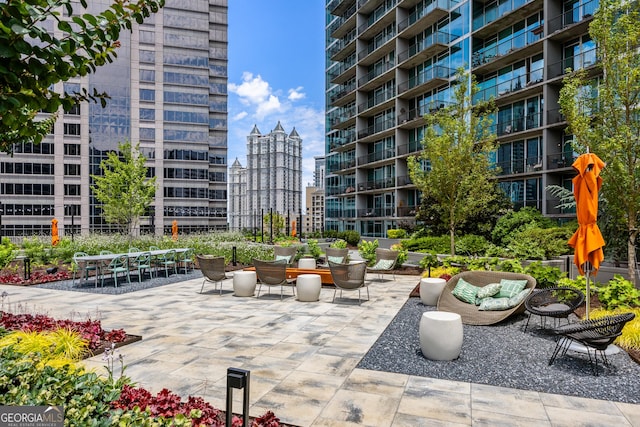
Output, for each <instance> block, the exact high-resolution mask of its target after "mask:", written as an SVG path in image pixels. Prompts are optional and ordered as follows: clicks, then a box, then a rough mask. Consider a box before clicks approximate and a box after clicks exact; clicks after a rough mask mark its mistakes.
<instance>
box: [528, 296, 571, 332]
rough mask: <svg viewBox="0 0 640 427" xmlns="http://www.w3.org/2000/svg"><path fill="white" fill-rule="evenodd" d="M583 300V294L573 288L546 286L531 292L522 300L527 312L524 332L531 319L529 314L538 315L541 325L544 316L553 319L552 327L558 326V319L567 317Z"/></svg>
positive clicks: (544, 320) (544, 324) (544, 318)
mask: <svg viewBox="0 0 640 427" xmlns="http://www.w3.org/2000/svg"><path fill="white" fill-rule="evenodd" d="M583 302H584V294H583V293H582V292H580V291H579V290H578V289H575V288H565V287H560V288H546V289H540V290H536V291H535V292H533V293H532V294H531V295H529V296H528V297H527V299H526V300H525V301H524V306H525V308H526V309H527V311H528V312H529V317H528V318H527V323H526V325H524V330H525V332H526V330H527V327H528V326H529V321H530V320H531V315H532V314H534V315H536V316H539V317H540V319H541V321H542V325H543V327H545V326H546V318H547V317H552V318H553V319H554V327H557V326H558V324H557V323H558V319H567V323H568V322H569V315H570V314H571V313H573V311H574V310H575V309H576V308H578V307H580V306H581V305H582V303H583Z"/></svg>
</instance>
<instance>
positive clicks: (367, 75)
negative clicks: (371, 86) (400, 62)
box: [358, 62, 395, 86]
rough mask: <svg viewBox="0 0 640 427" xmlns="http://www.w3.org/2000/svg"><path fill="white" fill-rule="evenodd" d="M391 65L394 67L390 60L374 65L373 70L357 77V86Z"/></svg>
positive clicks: (385, 70)
mask: <svg viewBox="0 0 640 427" xmlns="http://www.w3.org/2000/svg"><path fill="white" fill-rule="evenodd" d="M393 67H395V64H394V63H392V62H385V63H384V64H383V65H380V66H377V67H375V68H374V69H373V70H371V71H369V72H368V73H367V74H366V75H365V76H363V77H360V78H359V79H358V86H362V85H364V84H366V83H368V82H370V81H371V80H373V79H375V78H376V77H378V76H379V75H381V74H384V73H386V72H387V71H389V70H390V69H392V68H393Z"/></svg>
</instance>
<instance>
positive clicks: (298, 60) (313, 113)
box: [228, 0, 325, 191]
mask: <svg viewBox="0 0 640 427" xmlns="http://www.w3.org/2000/svg"><path fill="white" fill-rule="evenodd" d="M324 8H325V0H229V16H228V18H229V69H228V73H229V76H228V78H229V84H228V92H229V106H228V108H229V124H228V126H229V127H228V129H229V134H228V148H229V151H228V159H229V160H228V161H229V165H231V164H232V163H233V162H234V160H235V159H236V157H237V158H238V160H239V161H240V163H241V164H242V165H243V166H246V164H247V157H246V155H247V154H246V142H247V136H248V135H249V133H250V132H251V129H253V125H254V124H255V125H257V126H258V129H259V130H260V132H262V133H263V134H266V133H269V132H270V131H271V130H272V129H273V128H274V127H275V126H276V124H277V123H278V121H280V123H281V124H282V126H283V128H284V130H285V131H286V132H287V133H288V132H291V130H292V129H293V128H294V127H295V128H296V131H297V132H298V133H299V134H300V137H301V138H302V151H303V154H302V169H303V176H302V185H303V191H304V187H306V186H307V184H308V183H311V182H312V180H313V169H314V161H313V157H314V156H318V155H323V154H324V81H325V80H324V79H325V76H324V48H325V46H324V19H325V13H324V10H325V9H324Z"/></svg>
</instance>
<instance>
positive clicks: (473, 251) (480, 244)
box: [455, 234, 489, 256]
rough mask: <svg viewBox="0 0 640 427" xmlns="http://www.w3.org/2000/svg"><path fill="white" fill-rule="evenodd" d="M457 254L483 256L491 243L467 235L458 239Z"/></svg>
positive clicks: (472, 235)
mask: <svg viewBox="0 0 640 427" xmlns="http://www.w3.org/2000/svg"><path fill="white" fill-rule="evenodd" d="M455 244H456V253H457V254H465V255H474V256H478V255H483V254H484V253H485V251H486V250H487V247H488V246H489V242H488V241H487V239H485V238H484V237H482V236H476V235H475V234H467V235H464V236H462V237H459V238H457V239H456V243H455Z"/></svg>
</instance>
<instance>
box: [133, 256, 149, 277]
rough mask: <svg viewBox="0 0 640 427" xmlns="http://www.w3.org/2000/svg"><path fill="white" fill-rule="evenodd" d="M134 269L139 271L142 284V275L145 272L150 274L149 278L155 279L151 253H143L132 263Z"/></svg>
mask: <svg viewBox="0 0 640 427" xmlns="http://www.w3.org/2000/svg"><path fill="white" fill-rule="evenodd" d="M132 264H133V265H132V267H133V268H134V269H136V270H138V283H141V282H142V275H143V273H144V271H145V270H147V271H148V272H149V278H150V279H153V265H152V260H151V252H142V253H141V254H139V255H138V256H137V257H135V259H134V260H133V261H132Z"/></svg>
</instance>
